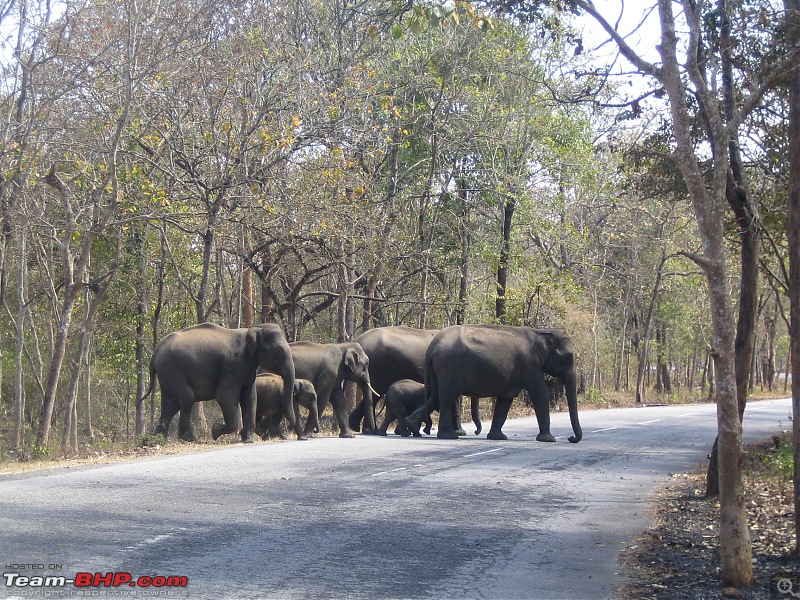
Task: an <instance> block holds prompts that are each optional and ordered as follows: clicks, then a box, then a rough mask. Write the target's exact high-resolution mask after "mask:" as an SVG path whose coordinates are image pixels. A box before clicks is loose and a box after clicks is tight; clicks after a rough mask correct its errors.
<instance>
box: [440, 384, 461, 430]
mask: <svg viewBox="0 0 800 600" xmlns="http://www.w3.org/2000/svg"><path fill="white" fill-rule="evenodd" d="M457 402H459V396H454V395H453V394H452V393H449V392H445V393H442V390H441V389H440V390H439V431H437V432H436V437H437V438H439V439H444V440H457V439H458V438H459V435H458V431H456V428H455V425H456V418H455V413H456V412H457V411H458V408H457V407H456V406H455V405H456V403H457Z"/></svg>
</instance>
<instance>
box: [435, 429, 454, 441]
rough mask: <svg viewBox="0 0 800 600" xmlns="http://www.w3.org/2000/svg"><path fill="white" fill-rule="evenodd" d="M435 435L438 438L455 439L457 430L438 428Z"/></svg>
mask: <svg viewBox="0 0 800 600" xmlns="http://www.w3.org/2000/svg"><path fill="white" fill-rule="evenodd" d="M436 437H437V438H439V439H440V440H457V439H458V437H459V436H458V432H457V431H441V430H439V431H438V432H436Z"/></svg>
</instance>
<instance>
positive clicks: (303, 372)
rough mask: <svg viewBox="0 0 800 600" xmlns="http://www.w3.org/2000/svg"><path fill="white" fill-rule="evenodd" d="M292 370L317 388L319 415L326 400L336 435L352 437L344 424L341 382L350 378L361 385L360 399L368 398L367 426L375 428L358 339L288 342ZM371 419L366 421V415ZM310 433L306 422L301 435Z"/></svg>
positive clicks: (365, 362)
mask: <svg viewBox="0 0 800 600" xmlns="http://www.w3.org/2000/svg"><path fill="white" fill-rule="evenodd" d="M289 347H290V348H291V350H292V359H293V360H294V367H295V373H296V376H297V377H298V378H301V379H308V380H309V381H310V382H311V383H312V384H313V385H314V389H315V390H317V413H318V414H319V415H322V412H323V411H324V410H325V407H326V406H327V405H328V401H329V400H330V403H331V406H332V407H333V414H334V416H335V417H336V423H337V424H338V425H339V437H343V438H349V437H353V435H354V434H353V431H352V430H351V429H350V427H348V425H347V403H346V401H345V397H344V387H343V386H344V382H345V381H354V382H356V383H357V384H359V385H360V386H361V392H362V393H363V394H364V398H367V399H368V404H367V408H368V410H367V417H368V419H367V420H368V425H369V426H371V428H372V429H375V416H374V415H375V412H374V410H373V408H372V388H371V386H370V377H369V358H368V357H367V355H366V354H365V353H364V349H363V348H362V347H361V344H359V343H358V342H343V343H341V344H317V343H314V342H292V343H291V344H289ZM370 416H371V417H372V421H371V422H369V417H370ZM309 433H311V425H310V423H306V427H305V431H304V435H308V434H309Z"/></svg>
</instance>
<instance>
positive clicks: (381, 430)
mask: <svg viewBox="0 0 800 600" xmlns="http://www.w3.org/2000/svg"><path fill="white" fill-rule="evenodd" d="M395 419H397V417H396V416H395V414H394V413H393V412H392V409H391V408H389V407H388V406H387V407H386V414H385V415H384V416H383V423H381V425H380V427H378V435H383V436H385V435H386V430H387V429H389V425H391V424H392V422H393V421H394V420H395ZM398 427H399V425H398ZM394 432H395V433H397V429H395V430H394ZM406 435H408V434H406Z"/></svg>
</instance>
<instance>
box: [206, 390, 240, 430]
mask: <svg viewBox="0 0 800 600" xmlns="http://www.w3.org/2000/svg"><path fill="white" fill-rule="evenodd" d="M231 400H232V399H231V398H230V397H228V396H221V397H220V399H218V400H217V402H218V404H219V406H220V408H221V409H222V418H223V419H225V423H214V425H213V426H212V427H211V435H212V436H213V438H214V439H215V440H216V439H217V438H218V437H220V436H222V435H225V434H226V433H239V431H241V430H242V416H241V412H240V410H239V402H238V399H237V400H236V401H231Z"/></svg>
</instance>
